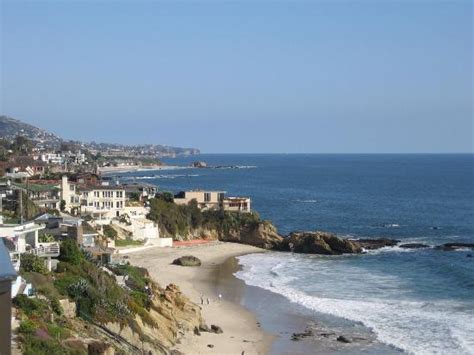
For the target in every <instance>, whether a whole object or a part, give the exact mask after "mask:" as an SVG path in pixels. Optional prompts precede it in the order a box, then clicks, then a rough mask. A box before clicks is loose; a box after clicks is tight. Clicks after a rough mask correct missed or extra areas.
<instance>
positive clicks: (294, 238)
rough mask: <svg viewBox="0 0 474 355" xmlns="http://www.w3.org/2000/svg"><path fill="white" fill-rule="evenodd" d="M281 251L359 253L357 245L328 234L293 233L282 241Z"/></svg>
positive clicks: (329, 253)
mask: <svg viewBox="0 0 474 355" xmlns="http://www.w3.org/2000/svg"><path fill="white" fill-rule="evenodd" d="M280 249H281V250H288V251H292V252H294V253H304V254H323V255H340V254H355V253H361V252H362V248H361V246H360V245H358V244H357V243H355V242H353V241H350V240H348V239H343V238H340V237H338V236H336V235H335V234H333V233H328V232H319V231H317V232H293V233H290V235H289V236H288V237H287V238H285V239H284V241H283V242H282V244H281V247H280Z"/></svg>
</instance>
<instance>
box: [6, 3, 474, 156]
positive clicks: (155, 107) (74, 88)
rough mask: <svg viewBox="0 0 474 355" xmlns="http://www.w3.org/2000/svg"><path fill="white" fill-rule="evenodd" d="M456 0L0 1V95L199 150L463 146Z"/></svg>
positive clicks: (43, 120) (469, 107)
mask: <svg viewBox="0 0 474 355" xmlns="http://www.w3.org/2000/svg"><path fill="white" fill-rule="evenodd" d="M472 26H473V6H472V2H470V1H408V0H405V1H377V2H375V1H312V2H310V1H280V2H274V1H260V2H259V1H240V2H231V1H212V2H199V1H188V2H186V1H182V2H171V1H160V2H158V1H134V2H131V1H121V2H116V1H97V2H92V1H70V2H66V1H63V2H62V1H50V2H45V1H29V2H26V1H19V0H14V1H13V0H12V1H9V0H6V1H5V0H4V1H3V2H2V5H1V33H0V34H1V42H2V43H1V44H2V47H1V56H0V59H1V67H2V77H1V101H0V111H1V113H3V114H7V115H10V116H13V117H16V118H19V119H22V120H24V121H26V122H29V123H32V124H35V125H38V126H41V127H43V128H46V129H49V130H51V131H53V132H55V133H57V134H59V135H61V136H63V137H65V138H71V139H81V140H87V141H90V140H96V141H105V142H121V143H145V142H146V143H163V144H169V145H177V146H193V147H198V148H201V149H202V150H203V151H204V152H207V153H209V152H285V153H298V152H301V153H302V152H306V153H318V152H321V153H358V152H367V153H382V152H472V151H473V135H474V131H473V64H472V63H473V27H472Z"/></svg>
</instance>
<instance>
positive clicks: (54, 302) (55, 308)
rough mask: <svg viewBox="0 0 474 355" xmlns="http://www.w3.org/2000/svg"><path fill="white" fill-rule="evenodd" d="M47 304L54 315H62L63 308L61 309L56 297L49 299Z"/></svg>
mask: <svg viewBox="0 0 474 355" xmlns="http://www.w3.org/2000/svg"><path fill="white" fill-rule="evenodd" d="M49 303H50V305H51V309H52V310H53V312H54V313H56V314H57V315H58V316H60V315H61V314H63V308H62V307H61V304H60V303H59V300H58V299H57V298H56V297H50V298H49Z"/></svg>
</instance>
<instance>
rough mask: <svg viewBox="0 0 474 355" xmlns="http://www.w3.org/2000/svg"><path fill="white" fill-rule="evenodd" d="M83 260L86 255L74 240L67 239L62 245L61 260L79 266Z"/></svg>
mask: <svg viewBox="0 0 474 355" xmlns="http://www.w3.org/2000/svg"><path fill="white" fill-rule="evenodd" d="M83 259H84V255H83V254H82V252H81V250H80V249H79V247H78V246H77V243H76V242H75V241H74V240H72V239H67V240H65V241H63V242H62V243H61V250H60V255H59V260H61V261H66V262H68V263H71V264H73V265H79V264H80V263H81V261H82V260H83Z"/></svg>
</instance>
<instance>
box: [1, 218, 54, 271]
mask: <svg viewBox="0 0 474 355" xmlns="http://www.w3.org/2000/svg"><path fill="white" fill-rule="evenodd" d="M44 228H45V227H44V226H43V225H38V224H36V223H34V222H27V223H23V224H2V225H0V238H3V240H4V242H5V245H6V247H7V249H8V250H9V252H10V258H11V260H12V263H13V265H14V266H15V268H16V269H17V270H18V269H19V263H20V262H21V254H22V253H31V254H35V255H37V256H39V257H42V258H46V261H47V267H48V270H51V258H56V257H58V256H59V243H57V242H48V243H43V242H40V241H39V236H38V232H39V231H40V230H42V229H44Z"/></svg>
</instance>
